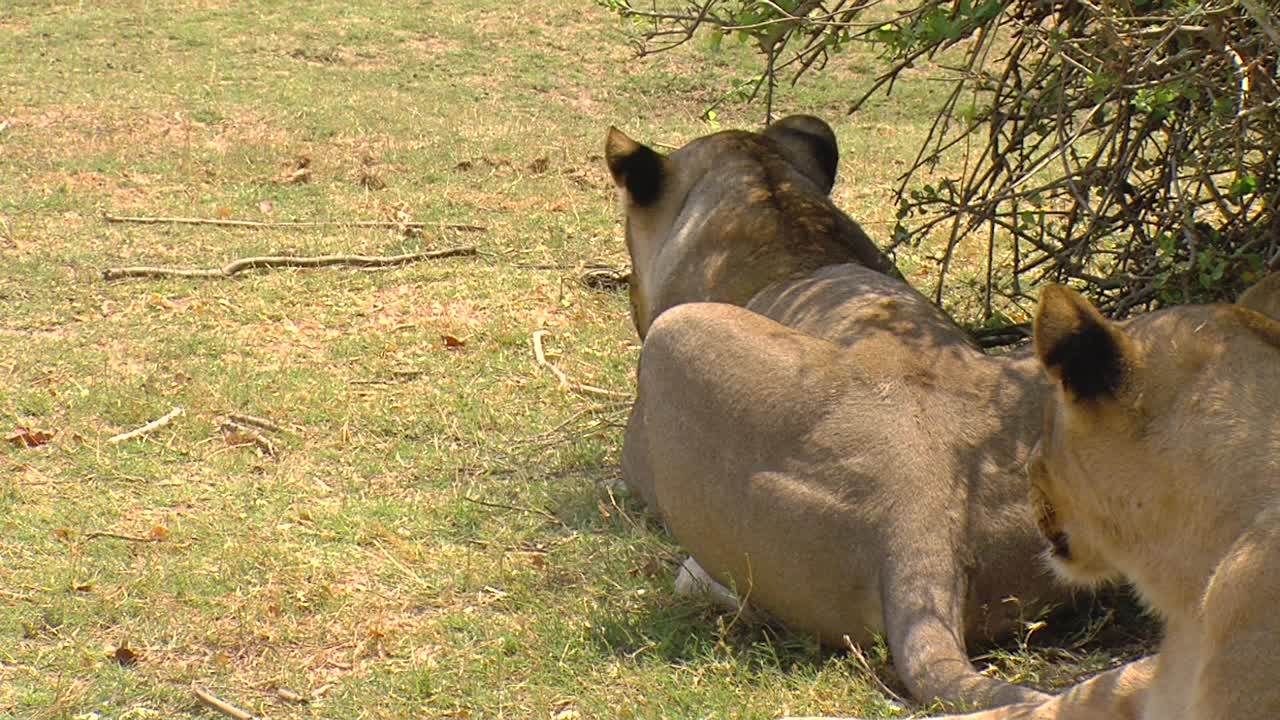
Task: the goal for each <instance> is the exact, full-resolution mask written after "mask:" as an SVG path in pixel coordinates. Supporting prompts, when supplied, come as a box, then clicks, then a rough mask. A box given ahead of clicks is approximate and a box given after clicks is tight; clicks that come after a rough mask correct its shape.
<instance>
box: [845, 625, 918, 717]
mask: <svg viewBox="0 0 1280 720" xmlns="http://www.w3.org/2000/svg"><path fill="white" fill-rule="evenodd" d="M844 644H845V647H847V648H849V654H850V655H851V656H853V661H854V662H856V663H857V664H858V667H859V668H860V669H861V670H862V672H864V673H866V675H867V677H868V678H870V679H871V681H872V682H874V683H875V684H876V687H878V688H880V692H882V693H884V695H885V697H887V698H889V699H891V700H893V701H894V702H896V703H898V704H899V705H906V704H907V701H906V700H903V699H902V696H901V695H899V694H898V693H896V692H894V691H893V690H890V689H889V686H888V685H885V684H884V681H883V680H881V679H880V675H879V674H878V673H876V671H875V668H873V667H871V662H870V661H869V660H867V656H866V655H865V654H864V653H863V652H862V648H860V647H858V646H857V645H856V644H855V643H854V642H853V640H852V639H850V638H849V636H848V635H845V636H844Z"/></svg>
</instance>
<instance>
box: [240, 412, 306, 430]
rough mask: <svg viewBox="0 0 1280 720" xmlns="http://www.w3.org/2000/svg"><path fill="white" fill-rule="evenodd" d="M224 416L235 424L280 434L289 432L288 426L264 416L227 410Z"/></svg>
mask: <svg viewBox="0 0 1280 720" xmlns="http://www.w3.org/2000/svg"><path fill="white" fill-rule="evenodd" d="M224 417H226V419H227V420H230V421H231V422H233V423H236V424H237V425H251V426H253V427H256V428H259V429H261V430H269V431H271V432H274V433H280V434H281V435H284V434H288V433H289V432H291V431H290V430H289V429H288V428H286V427H284V426H283V425H277V424H276V423H274V422H272V421H270V420H268V419H266V418H260V417H257V416H254V415H245V414H244V413H237V412H228V413H225V414H224Z"/></svg>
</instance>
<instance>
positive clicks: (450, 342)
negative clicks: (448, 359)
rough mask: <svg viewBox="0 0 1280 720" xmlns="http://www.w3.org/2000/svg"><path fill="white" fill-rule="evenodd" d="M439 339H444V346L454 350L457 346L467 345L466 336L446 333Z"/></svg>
mask: <svg viewBox="0 0 1280 720" xmlns="http://www.w3.org/2000/svg"><path fill="white" fill-rule="evenodd" d="M440 339H441V340H444V346H445V347H447V348H449V349H450V350H455V349H457V348H462V347H466V346H467V339H466V338H460V337H455V336H453V335H449V334H447V333H446V334H444V335H441V336H440Z"/></svg>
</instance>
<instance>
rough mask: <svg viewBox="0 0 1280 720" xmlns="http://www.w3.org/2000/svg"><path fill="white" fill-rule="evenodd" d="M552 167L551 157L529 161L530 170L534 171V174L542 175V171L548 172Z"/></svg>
mask: <svg viewBox="0 0 1280 720" xmlns="http://www.w3.org/2000/svg"><path fill="white" fill-rule="evenodd" d="M550 167H551V159H550V158H547V157H545V156H544V157H540V158H538V159H537V160H534V161H533V162H531V163H529V172H531V173H533V174H534V175H541V174H542V173H544V172H546V171H547V169H548V168H550Z"/></svg>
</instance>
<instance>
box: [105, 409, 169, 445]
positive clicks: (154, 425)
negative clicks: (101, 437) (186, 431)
mask: <svg viewBox="0 0 1280 720" xmlns="http://www.w3.org/2000/svg"><path fill="white" fill-rule="evenodd" d="M181 414H182V408H180V407H175V408H174V409H172V410H170V411H169V412H167V413H165V414H164V415H162V416H161V417H158V418H156V419H155V420H152V421H151V422H149V423H147V424H146V425H143V426H142V427H140V428H137V429H136V430H130V431H129V432H123V433H120V434H119V435H112V436H111V437H109V438H107V442H109V443H112V444H115V443H122V442H124V441H125V440H132V439H134V438H138V437H142V436H143V435H146V434H147V433H149V432H153V431H155V430H159V429H160V428H162V427H164V426H165V425H168V424H169V423H170V422H172V421H173V419H174V418H176V417H178V416H179V415H181Z"/></svg>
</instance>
